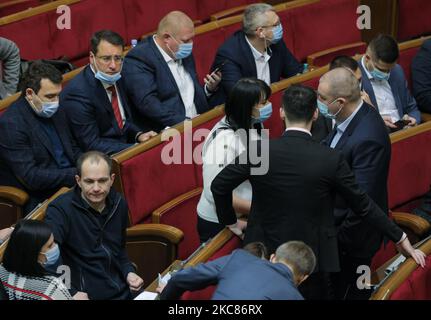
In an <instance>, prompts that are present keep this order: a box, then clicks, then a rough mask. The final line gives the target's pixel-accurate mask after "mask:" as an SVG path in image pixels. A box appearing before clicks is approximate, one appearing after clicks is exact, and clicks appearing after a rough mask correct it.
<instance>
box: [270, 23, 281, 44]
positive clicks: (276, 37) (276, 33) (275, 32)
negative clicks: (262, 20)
mask: <svg viewBox="0 0 431 320" xmlns="http://www.w3.org/2000/svg"><path fill="white" fill-rule="evenodd" d="M281 39H283V26H282V25H281V23H280V24H278V25H277V26H276V27H274V28H272V39H271V43H272V44H276V43H277V42H279V41H280V40H281Z"/></svg>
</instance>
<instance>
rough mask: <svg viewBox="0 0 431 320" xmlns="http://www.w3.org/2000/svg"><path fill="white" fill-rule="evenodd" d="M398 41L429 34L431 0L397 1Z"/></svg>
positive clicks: (430, 27) (430, 32)
mask: <svg viewBox="0 0 431 320" xmlns="http://www.w3.org/2000/svg"><path fill="white" fill-rule="evenodd" d="M398 4H399V7H398V15H399V16H398V41H406V40H410V39H413V38H416V37H419V36H421V35H429V34H431V20H430V18H429V14H430V12H431V1H428V0H399V1H398Z"/></svg>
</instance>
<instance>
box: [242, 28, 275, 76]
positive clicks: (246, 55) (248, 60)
mask: <svg viewBox="0 0 431 320" xmlns="http://www.w3.org/2000/svg"><path fill="white" fill-rule="evenodd" d="M237 36H238V37H239V46H240V51H241V56H242V57H243V60H242V61H244V63H245V64H246V68H245V69H246V70H253V72H252V75H251V77H255V78H257V70H256V62H255V61H254V56H253V52H252V51H251V48H250V46H249V45H248V43H247V40H246V39H245V33H244V32H242V31H240V32H238V34H237ZM269 61H271V60H269ZM270 72H271V71H270Z"/></svg>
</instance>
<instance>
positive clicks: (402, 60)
mask: <svg viewBox="0 0 431 320" xmlns="http://www.w3.org/2000/svg"><path fill="white" fill-rule="evenodd" d="M419 49H420V47H415V48H410V49H407V50H402V51H400V57H399V59H398V64H399V65H400V66H401V67H402V68H403V71H404V74H405V76H406V79H407V83H408V85H409V88H410V90H411V86H412V72H411V64H412V60H413V58H414V57H415V56H416V54H417V53H418V51H419Z"/></svg>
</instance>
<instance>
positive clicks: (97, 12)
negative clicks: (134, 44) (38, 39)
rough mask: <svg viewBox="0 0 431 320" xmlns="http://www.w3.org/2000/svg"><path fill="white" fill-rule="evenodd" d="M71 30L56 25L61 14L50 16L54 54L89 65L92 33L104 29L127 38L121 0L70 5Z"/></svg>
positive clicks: (97, 0) (96, 0)
mask: <svg viewBox="0 0 431 320" xmlns="http://www.w3.org/2000/svg"><path fill="white" fill-rule="evenodd" d="M69 8H70V11H71V16H72V19H71V23H72V25H71V29H64V30H60V29H58V28H56V27H55V26H56V23H57V19H58V17H59V15H57V14H54V15H51V16H50V17H49V18H50V19H49V24H50V26H54V27H50V28H49V29H47V30H50V37H51V42H52V43H53V44H55V45H54V46H53V52H54V57H62V56H66V57H68V58H69V59H70V61H71V62H72V63H76V64H77V65H78V64H80V65H83V64H86V63H87V61H88V53H89V49H90V37H91V35H92V34H93V33H94V32H96V31H99V30H102V29H110V30H113V31H115V32H117V33H119V34H120V35H121V36H123V37H124V38H125V37H126V34H127V33H126V18H125V16H124V8H123V3H122V1H118V0H92V1H81V2H78V3H74V4H71V5H69Z"/></svg>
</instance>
